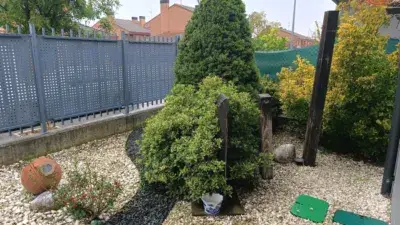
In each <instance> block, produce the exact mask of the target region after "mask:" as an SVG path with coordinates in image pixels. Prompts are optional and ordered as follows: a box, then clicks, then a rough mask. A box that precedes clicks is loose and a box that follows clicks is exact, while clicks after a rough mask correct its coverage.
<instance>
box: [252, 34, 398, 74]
mask: <svg viewBox="0 0 400 225" xmlns="http://www.w3.org/2000/svg"><path fill="white" fill-rule="evenodd" d="M399 42H400V40H399V39H389V41H388V45H387V47H386V52H387V53H392V52H394V51H395V50H396V45H397V44H398V43H399ZM318 49H319V46H317V45H315V46H311V47H307V48H299V49H293V50H285V51H276V52H256V54H255V55H256V63H257V66H258V68H259V69H260V73H261V75H266V74H269V75H270V76H271V77H272V78H276V74H277V73H278V72H280V71H281V69H282V67H290V66H292V65H293V61H294V60H295V59H296V56H297V55H299V56H301V57H302V58H305V59H307V60H308V61H310V62H311V63H312V64H313V65H316V63H317V57H318Z"/></svg>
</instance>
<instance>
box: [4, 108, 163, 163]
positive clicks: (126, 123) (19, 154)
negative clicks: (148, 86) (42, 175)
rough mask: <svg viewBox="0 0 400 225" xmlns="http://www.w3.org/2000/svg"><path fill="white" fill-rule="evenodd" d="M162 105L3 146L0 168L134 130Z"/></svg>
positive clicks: (25, 138) (22, 139)
mask: <svg viewBox="0 0 400 225" xmlns="http://www.w3.org/2000/svg"><path fill="white" fill-rule="evenodd" d="M162 107H163V105H160V106H156V107H153V108H151V109H145V110H141V111H137V112H132V113H130V114H128V115H117V116H113V117H110V118H105V119H102V120H98V121H93V122H90V123H85V124H79V125H76V126H71V127H67V128H64V129H60V130H54V131H50V132H48V133H46V134H39V135H35V136H28V137H21V138H19V139H17V140H14V141H11V142H9V143H5V144H1V145H0V165H10V164H13V163H15V162H18V161H20V160H27V159H32V158H36V157H39V156H44V155H47V154H49V153H52V152H57V151H60V150H62V149H65V148H70V147H73V146H76V145H80V144H84V143H86V142H89V141H93V140H96V139H101V138H105V137H108V136H111V135H114V134H119V133H123V132H126V131H130V130H133V129H134V128H135V127H138V126H140V125H142V124H143V123H144V122H145V120H146V119H147V118H149V117H151V116H153V115H154V114H156V113H157V112H158V111H159V110H160V109H161V108H162Z"/></svg>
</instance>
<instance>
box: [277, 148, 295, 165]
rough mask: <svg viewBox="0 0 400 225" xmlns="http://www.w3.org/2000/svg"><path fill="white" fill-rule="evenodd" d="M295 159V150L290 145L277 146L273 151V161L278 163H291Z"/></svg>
mask: <svg viewBox="0 0 400 225" xmlns="http://www.w3.org/2000/svg"><path fill="white" fill-rule="evenodd" d="M295 158H296V148H295V147H294V145H292V144H285V145H281V146H279V147H278V148H277V149H275V151H274V160H275V161H276V162H278V163H291V162H293V160H294V159H295Z"/></svg>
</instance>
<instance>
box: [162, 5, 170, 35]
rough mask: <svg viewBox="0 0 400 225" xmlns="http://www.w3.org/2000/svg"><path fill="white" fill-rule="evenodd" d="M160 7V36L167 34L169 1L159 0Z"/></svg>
mask: <svg viewBox="0 0 400 225" xmlns="http://www.w3.org/2000/svg"><path fill="white" fill-rule="evenodd" d="M160 7H161V34H167V33H168V32H169V0H160Z"/></svg>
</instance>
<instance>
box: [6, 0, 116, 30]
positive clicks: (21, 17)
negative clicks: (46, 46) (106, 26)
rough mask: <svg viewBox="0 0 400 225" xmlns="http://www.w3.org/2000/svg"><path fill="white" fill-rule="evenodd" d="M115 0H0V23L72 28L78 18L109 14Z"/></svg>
mask: <svg viewBox="0 0 400 225" xmlns="http://www.w3.org/2000/svg"><path fill="white" fill-rule="evenodd" d="M118 6H119V0H0V26H1V25H4V24H9V25H10V26H16V25H18V24H21V25H22V26H23V29H25V30H27V29H28V24H29V23H33V24H35V25H36V26H37V27H45V28H48V29H49V28H51V27H53V28H55V29H57V30H59V29H61V28H64V29H76V28H77V27H78V22H79V21H84V20H95V19H100V18H101V17H104V16H109V15H113V14H114V11H115V10H116V8H117V7H118Z"/></svg>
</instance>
